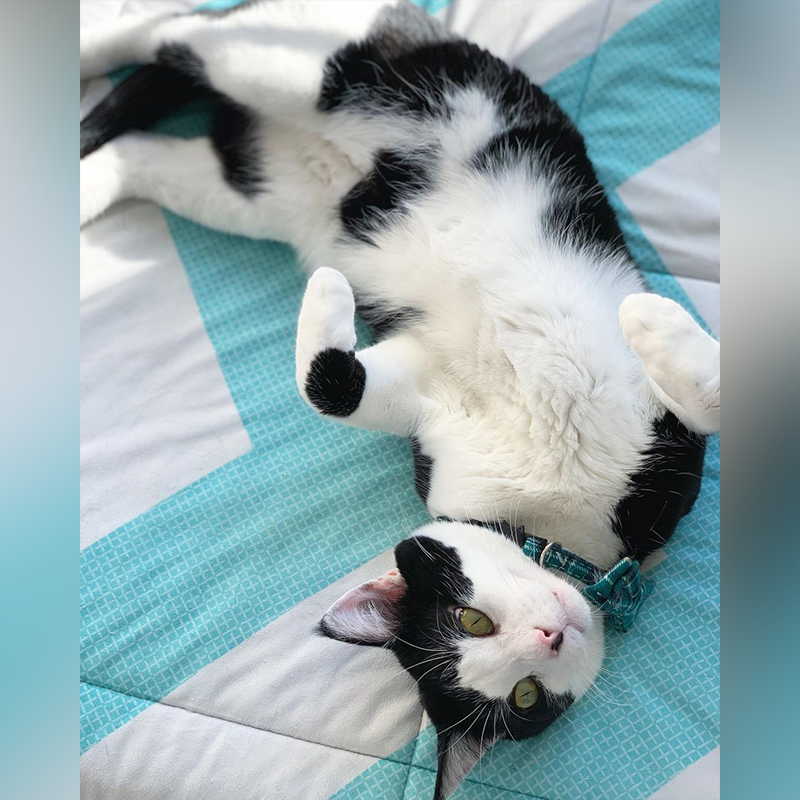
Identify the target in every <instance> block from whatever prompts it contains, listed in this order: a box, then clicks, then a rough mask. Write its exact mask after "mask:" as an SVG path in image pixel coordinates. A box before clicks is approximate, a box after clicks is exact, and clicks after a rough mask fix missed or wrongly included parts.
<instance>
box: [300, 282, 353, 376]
mask: <svg viewBox="0 0 800 800" xmlns="http://www.w3.org/2000/svg"><path fill="white" fill-rule="evenodd" d="M355 310H356V304H355V300H354V298H353V290H352V289H351V288H350V284H349V283H348V282H347V278H345V277H344V275H342V273H341V272H338V271H337V270H335V269H331V268H330V267H320V268H319V269H318V270H317V271H316V272H315V273H314V274H313V275H312V276H311V277H310V278H309V280H308V285H307V287H306V293H305V296H304V297H303V306H302V308H301V309H300V318H299V320H298V322H297V353H296V374H297V385H298V387H299V388H300V390H301V392H304V390H305V387H306V381H307V377H308V374H309V369H310V367H311V364H312V362H313V361H314V359H315V358H316V357H317V356H318V355H319V354H320V353H322V352H324V351H326V350H335V351H338V352H341V353H348V354H349V353H352V352H353V350H354V349H355V346H356V330H355V323H354V317H355Z"/></svg>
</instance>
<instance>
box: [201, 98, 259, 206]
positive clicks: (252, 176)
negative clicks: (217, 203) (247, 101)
mask: <svg viewBox="0 0 800 800" xmlns="http://www.w3.org/2000/svg"><path fill="white" fill-rule="evenodd" d="M218 98H219V102H218V104H217V108H216V110H215V112H214V122H213V124H212V126H211V141H212V142H213V143H214V148H215V149H216V151H217V153H218V154H219V157H220V160H221V161H222V170H223V175H224V177H225V180H226V181H227V183H228V184H229V185H230V186H232V187H233V188H234V189H236V190H237V191H239V192H241V193H242V194H244V195H246V196H247V197H252V196H253V195H256V194H258V193H259V192H260V191H261V190H262V189H263V187H264V183H265V179H264V175H263V174H262V171H261V167H260V164H259V159H258V150H257V145H256V142H255V135H254V134H255V131H256V129H257V123H256V118H255V117H254V116H253V114H251V113H250V111H249V110H248V109H246V108H245V107H244V106H242V105H239V103H234V102H233V101H232V100H229V99H228V98H223V96H222V95H219V96H218Z"/></svg>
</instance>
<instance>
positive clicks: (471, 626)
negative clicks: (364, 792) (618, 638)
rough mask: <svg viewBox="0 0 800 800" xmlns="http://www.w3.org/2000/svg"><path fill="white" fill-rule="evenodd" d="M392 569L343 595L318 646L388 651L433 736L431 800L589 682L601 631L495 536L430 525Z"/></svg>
mask: <svg viewBox="0 0 800 800" xmlns="http://www.w3.org/2000/svg"><path fill="white" fill-rule="evenodd" d="M395 560H396V563H397V569H394V570H391V571H390V572H388V573H386V574H385V575H382V576H380V577H378V578H375V579H374V580H372V581H369V582H367V583H365V584H363V585H362V586H359V587H357V588H355V589H353V590H351V591H349V592H348V593H347V594H345V595H344V596H343V597H341V598H340V599H339V600H338V601H337V602H336V603H334V605H333V606H332V607H331V608H330V609H329V610H328V612H327V613H326V614H325V616H324V617H323V618H322V621H321V623H320V630H321V631H322V633H324V634H325V635H326V636H329V637H331V638H333V639H337V640H339V641H343V642H350V643H352V644H363V645H373V646H384V647H387V648H390V649H391V650H392V651H393V652H394V653H395V655H396V656H397V658H398V659H399V661H400V663H401V664H402V666H403V667H404V668H405V669H406V670H407V671H408V672H409V674H410V675H411V676H412V677H413V678H414V680H415V681H416V682H417V686H418V688H419V692H420V695H421V698H422V703H423V705H424V706H425V710H426V711H427V713H428V716H429V717H430V718H431V721H432V722H433V724H434V726H435V727H436V730H437V732H438V751H439V769H438V775H437V781H436V794H435V798H436V800H440V799H442V798H446V797H448V796H449V795H450V794H451V793H452V792H453V791H454V790H455V788H456V787H457V786H458V785H459V783H460V782H461V781H462V779H463V778H464V777H465V776H466V774H467V773H468V772H469V770H470V769H471V768H472V766H473V765H474V764H475V763H476V762H477V761H478V759H479V758H480V757H481V755H482V754H483V753H484V752H485V751H486V750H487V749H488V748H489V747H490V746H491V745H492V744H494V742H496V741H498V740H500V739H509V738H513V739H515V740H520V739H525V738H528V737H530V736H534V735H536V734H538V733H540V732H541V731H543V730H544V729H545V728H547V727H548V726H549V725H550V724H551V723H552V722H554V721H555V720H556V719H557V718H558V717H559V716H560V715H561V714H562V713H563V712H564V711H565V710H566V708H567V707H568V706H569V705H570V704H571V703H572V702H573V701H574V700H576V699H577V698H579V697H580V696H581V695H582V694H584V693H585V692H586V691H587V689H588V688H589V687H590V686H591V684H592V683H593V681H594V679H595V677H596V676H597V673H598V671H599V668H600V664H601V661H602V658H603V632H602V624H601V622H600V620H598V619H595V617H594V616H593V614H592V611H591V610H590V607H589V605H588V603H587V602H586V601H585V600H584V598H583V597H582V596H581V595H580V593H579V592H578V591H577V590H576V589H575V588H574V587H573V586H571V585H570V584H568V583H567V582H566V581H564V580H562V579H561V578H559V577H557V576H556V575H554V574H552V573H550V572H548V571H546V570H544V569H543V568H541V567H539V566H538V565H537V564H536V563H535V562H534V561H533V560H531V559H530V558H528V557H527V556H525V555H523V553H522V551H521V549H520V548H519V547H518V546H517V545H516V544H515V543H514V542H512V541H511V540H510V539H508V538H506V537H505V536H504V535H502V534H501V533H497V532H495V531H492V530H488V529H486V528H483V527H479V526H476V525H469V524H465V523H460V522H439V523H433V524H431V525H427V526H425V527H424V528H421V529H420V530H418V531H417V532H416V533H415V534H414V535H413V536H411V537H410V538H408V539H405V540H404V541H402V542H400V544H399V545H397V547H396V548H395Z"/></svg>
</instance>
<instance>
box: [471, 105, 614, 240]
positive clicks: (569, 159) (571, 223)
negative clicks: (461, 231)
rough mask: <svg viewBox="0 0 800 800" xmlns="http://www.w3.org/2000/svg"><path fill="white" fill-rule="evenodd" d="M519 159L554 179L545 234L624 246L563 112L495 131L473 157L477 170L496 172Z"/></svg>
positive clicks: (574, 130) (577, 135) (577, 136)
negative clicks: (498, 133)
mask: <svg viewBox="0 0 800 800" xmlns="http://www.w3.org/2000/svg"><path fill="white" fill-rule="evenodd" d="M523 159H524V160H527V161H530V162H531V163H532V165H533V167H534V169H535V170H536V172H537V173H538V174H540V175H541V176H542V177H543V178H544V179H546V180H551V181H552V182H553V186H554V189H555V193H554V197H553V201H552V203H551V205H550V207H549V208H548V209H547V210H546V211H545V212H544V215H543V220H542V221H543V223H544V229H545V233H546V234H547V235H549V236H550V237H551V238H554V239H557V240H559V241H563V242H566V243H574V244H577V245H585V244H590V243H594V244H598V243H599V244H604V245H608V246H610V247H611V248H613V249H616V250H623V251H625V250H626V246H625V240H624V238H623V235H622V230H621V229H620V227H619V223H618V222H617V218H616V215H615V214H614V211H613V209H612V208H611V205H610V203H609V202H608V199H607V197H606V194H605V191H604V190H603V187H602V186H601V185H600V183H599V181H598V180H597V175H596V173H595V171H594V167H593V166H592V162H591V161H590V160H589V156H588V154H587V152H586V145H585V143H584V141H583V137H582V136H581V134H580V133H579V131H578V130H577V128H575V126H574V125H573V124H572V123H571V122H570V121H569V120H568V119H567V118H566V117H565V116H564V115H561V116H560V117H556V118H551V119H546V120H541V121H539V122H535V123H534V124H531V125H529V126H527V127H516V128H513V129H512V130H509V131H506V132H504V133H502V134H500V135H498V136H496V137H494V138H493V139H492V140H491V141H490V142H489V144H487V145H486V147H484V148H483V150H481V151H480V152H479V153H478V154H477V155H476V156H475V158H474V161H473V163H474V165H475V168H476V169H478V170H482V171H487V172H497V171H501V170H503V169H506V168H507V167H508V166H510V165H512V164H518V163H519V162H520V161H521V160H523Z"/></svg>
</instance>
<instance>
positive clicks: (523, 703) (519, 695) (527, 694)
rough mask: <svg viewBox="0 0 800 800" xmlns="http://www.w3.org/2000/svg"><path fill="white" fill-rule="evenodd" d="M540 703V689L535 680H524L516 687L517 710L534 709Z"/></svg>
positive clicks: (515, 701)
mask: <svg viewBox="0 0 800 800" xmlns="http://www.w3.org/2000/svg"><path fill="white" fill-rule="evenodd" d="M538 702H539V687H538V686H537V685H536V683H535V682H534V680H533V678H523V679H522V680H521V681H520V682H519V683H518V684H517V685H516V686H515V687H514V704H515V705H516V706H517V708H533V706H535V705H536V704H537V703H538Z"/></svg>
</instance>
